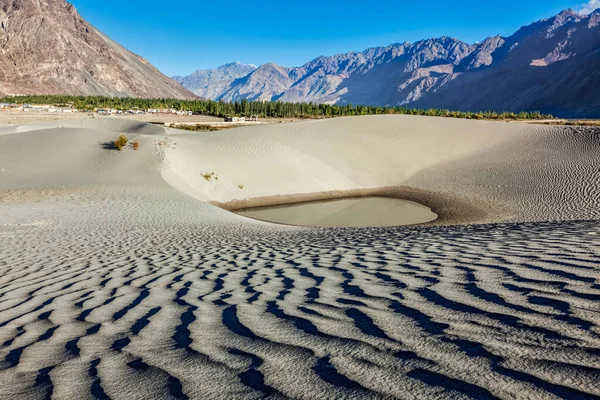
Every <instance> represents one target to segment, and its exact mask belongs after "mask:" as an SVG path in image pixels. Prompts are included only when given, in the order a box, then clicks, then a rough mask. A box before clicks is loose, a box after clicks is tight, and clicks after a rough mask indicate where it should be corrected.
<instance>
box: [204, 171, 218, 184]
mask: <svg viewBox="0 0 600 400" xmlns="http://www.w3.org/2000/svg"><path fill="white" fill-rule="evenodd" d="M202 177H203V178H204V179H206V180H207V181H208V182H210V181H212V180H213V179H214V180H215V181H218V180H219V177H218V176H217V174H215V173H214V172H206V173H204V174H202Z"/></svg>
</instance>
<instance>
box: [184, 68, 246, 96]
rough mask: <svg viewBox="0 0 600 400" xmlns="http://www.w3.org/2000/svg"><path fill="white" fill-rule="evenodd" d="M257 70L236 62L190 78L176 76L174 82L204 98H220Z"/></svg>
mask: <svg viewBox="0 0 600 400" xmlns="http://www.w3.org/2000/svg"><path fill="white" fill-rule="evenodd" d="M254 70H256V66H255V65H251V64H241V63H239V62H234V63H231V64H225V65H222V66H220V67H219V68H216V69H208V70H198V71H196V72H194V73H192V74H191V75H188V76H174V77H173V80H175V81H177V82H179V83H180V84H181V85H183V86H185V87H186V88H188V89H189V90H190V91H192V92H193V93H194V94H196V95H198V96H200V97H203V98H207V99H208V98H214V97H218V96H219V95H220V94H221V93H222V92H223V91H225V90H226V89H227V87H228V86H229V85H230V84H231V83H232V82H233V81H235V80H236V79H238V78H243V77H245V76H246V75H248V74H249V73H251V72H252V71H254Z"/></svg>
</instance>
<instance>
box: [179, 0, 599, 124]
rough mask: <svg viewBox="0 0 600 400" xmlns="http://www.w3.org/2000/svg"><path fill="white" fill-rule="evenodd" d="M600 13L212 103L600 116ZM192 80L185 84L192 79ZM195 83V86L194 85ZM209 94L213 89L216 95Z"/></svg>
mask: <svg viewBox="0 0 600 400" xmlns="http://www.w3.org/2000/svg"><path fill="white" fill-rule="evenodd" d="M599 66H600V10H597V11H595V12H593V13H591V14H589V15H579V14H577V13H575V12H573V11H572V10H567V11H563V12H562V13H560V14H558V15H556V16H554V17H552V18H549V19H545V20H541V21H538V22H535V23H533V24H531V25H529V26H525V27H523V28H521V29H520V30H519V31H517V32H516V33H515V34H514V35H512V36H510V37H501V36H495V37H490V38H487V39H486V40H484V41H482V42H480V43H476V44H467V43H464V42H462V41H460V40H458V39H453V38H449V37H441V38H437V39H429V40H423V41H419V42H416V43H412V44H411V43H397V44H393V45H390V46H388V47H378V48H371V49H367V50H365V51H363V52H350V53H346V54H339V55H335V56H331V57H318V58H316V59H315V60H312V61H310V62H308V63H306V64H304V65H303V66H301V67H297V68H284V67H281V66H277V70H278V71H279V73H278V74H272V73H270V72H269V71H272V69H273V65H272V64H270V65H269V66H266V71H265V69H264V68H263V67H260V68H258V69H256V70H253V71H252V72H250V73H249V74H248V75H247V76H245V77H241V78H238V79H236V80H233V81H231V82H230V83H229V84H228V86H227V87H225V88H221V87H219V85H218V84H217V83H213V82H212V81H210V80H209V81H208V82H206V87H207V88H209V89H210V88H217V89H218V90H214V91H213V92H211V96H209V97H210V98H214V99H224V100H240V99H243V98H245V99H252V100H281V101H290V102H298V101H305V102H306V101H310V102H315V103H337V104H347V103H352V104H370V105H386V106H396V105H407V106H414V107H424V108H429V107H440V108H449V109H455V110H499V111H505V110H506V111H523V110H538V111H542V112H549V113H554V114H555V115H561V116H568V117H592V116H596V117H600V68H599ZM182 82H183V81H182ZM184 85H185V82H184ZM209 89H207V90H209Z"/></svg>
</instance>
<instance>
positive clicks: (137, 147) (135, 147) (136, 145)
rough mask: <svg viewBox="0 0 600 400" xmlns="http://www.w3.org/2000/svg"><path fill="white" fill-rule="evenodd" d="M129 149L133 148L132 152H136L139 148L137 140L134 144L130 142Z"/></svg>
mask: <svg viewBox="0 0 600 400" xmlns="http://www.w3.org/2000/svg"><path fill="white" fill-rule="evenodd" d="M131 147H133V149H134V150H137V149H139V148H140V142H138V141H137V140H136V141H135V142H131Z"/></svg>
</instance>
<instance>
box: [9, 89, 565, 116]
mask: <svg viewBox="0 0 600 400" xmlns="http://www.w3.org/2000/svg"><path fill="white" fill-rule="evenodd" d="M0 103H16V104H32V105H39V104H48V105H70V106H72V107H74V108H77V109H78V110H89V111H92V110H94V109H97V108H112V109H117V110H122V111H127V110H131V109H134V110H135V109H139V110H149V109H175V110H179V111H191V112H193V113H195V114H203V115H211V116H215V117H250V116H254V115H256V116H258V117H261V118H333V117H344V116H354V115H378V114H403V115H424V116H433V117H453V118H466V119H514V120H516V119H552V118H553V117H552V115H547V114H542V113H540V112H537V111H534V112H531V111H524V112H519V113H515V112H497V111H474V112H470V111H451V110H445V109H437V108H432V109H417V108H410V107H404V106H396V107H380V106H365V105H351V104H347V105H331V104H315V103H284V102H279V101H264V102H263V101H248V100H245V99H244V100H241V101H235V102H226V101H222V100H180V99H141V98H131V97H104V96H67V95H31V96H15V97H6V98H3V99H0Z"/></svg>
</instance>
